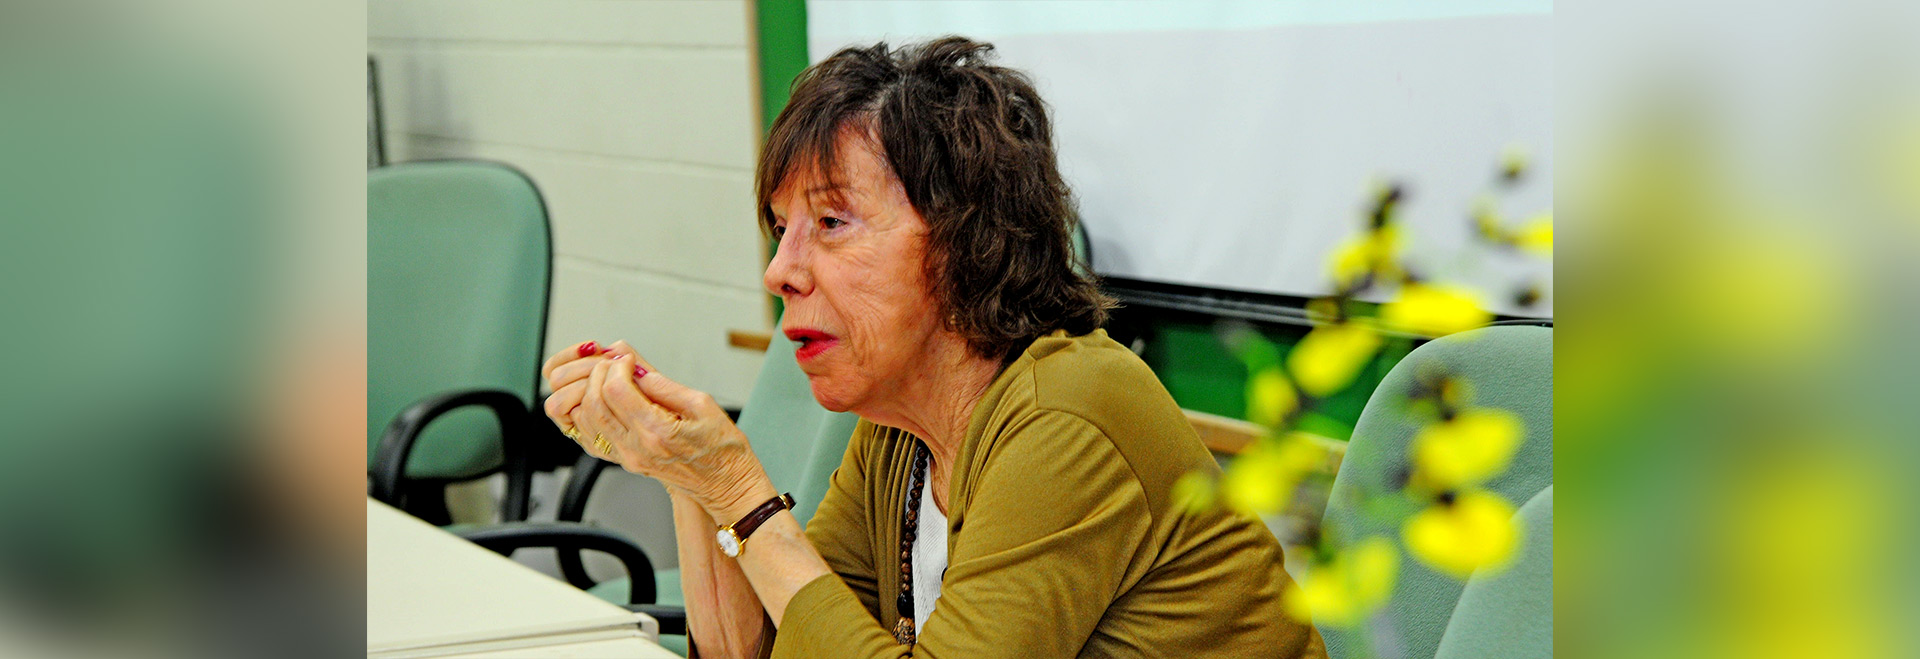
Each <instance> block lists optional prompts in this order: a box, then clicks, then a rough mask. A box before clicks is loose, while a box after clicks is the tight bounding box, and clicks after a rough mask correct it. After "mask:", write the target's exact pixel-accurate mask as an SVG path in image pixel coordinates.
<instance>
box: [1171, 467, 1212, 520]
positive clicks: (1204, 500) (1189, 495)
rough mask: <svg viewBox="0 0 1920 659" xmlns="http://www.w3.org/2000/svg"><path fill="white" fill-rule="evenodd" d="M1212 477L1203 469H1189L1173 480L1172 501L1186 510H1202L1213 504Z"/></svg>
mask: <svg viewBox="0 0 1920 659" xmlns="http://www.w3.org/2000/svg"><path fill="white" fill-rule="evenodd" d="M1213 486H1214V483H1213V477H1212V476H1210V475H1208V474H1207V473H1206V472H1204V471H1189V472H1187V473H1185V474H1183V475H1181V476H1180V480H1177V481H1174V482H1173V502H1174V505H1177V506H1180V507H1182V508H1185V509H1187V510H1193V511H1197V510H1203V509H1206V508H1208V507H1211V506H1212V505H1213V501H1214V498H1215V497H1214V487H1213Z"/></svg>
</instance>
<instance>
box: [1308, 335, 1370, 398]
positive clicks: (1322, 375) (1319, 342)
mask: <svg viewBox="0 0 1920 659" xmlns="http://www.w3.org/2000/svg"><path fill="white" fill-rule="evenodd" d="M1379 349H1380V335H1379V334H1378V333H1376V332H1374V331H1373V328H1370V327H1366V326H1364V325H1359V324H1356V323H1341V324H1339V325H1322V326H1320V327H1316V328H1314V330H1313V331H1312V332H1308V333H1307V336H1306V338H1304V339H1301V340H1300V343H1299V344H1298V345H1295V346H1294V347H1293V351H1292V352H1290V353H1288V354H1287V368H1288V369H1289V370H1291V371H1293V378H1294V381H1296V382H1298V383H1300V389H1301V390H1302V391H1305V392H1307V393H1308V394H1311V395H1314V396H1325V395H1327V394H1331V393H1333V392H1336V391H1339V390H1341V389H1345V388H1346V386H1347V385H1348V384H1351V383H1352V382H1353V376H1355V375H1358V374H1359V373H1360V368H1361V367H1362V366H1365V365H1366V364H1367V360H1369V359H1372V358H1373V353H1374V352H1375V351H1378V350H1379Z"/></svg>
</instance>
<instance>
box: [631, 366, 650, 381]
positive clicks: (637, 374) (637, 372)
mask: <svg viewBox="0 0 1920 659" xmlns="http://www.w3.org/2000/svg"><path fill="white" fill-rule="evenodd" d="M644 377H647V369H644V368H641V367H640V364H638V363H635V364H634V365H633V379H635V380H638V379H640V378H644Z"/></svg>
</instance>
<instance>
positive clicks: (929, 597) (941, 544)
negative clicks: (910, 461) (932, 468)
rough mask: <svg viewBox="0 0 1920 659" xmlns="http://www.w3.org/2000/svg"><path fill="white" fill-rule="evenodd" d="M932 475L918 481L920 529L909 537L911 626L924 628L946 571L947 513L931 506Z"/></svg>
mask: <svg viewBox="0 0 1920 659" xmlns="http://www.w3.org/2000/svg"><path fill="white" fill-rule="evenodd" d="M932 480H933V479H932V478H926V479H923V480H922V481H921V483H920V528H919V530H917V531H915V533H914V536H913V628H914V629H915V630H920V629H925V628H926V627H927V617H928V616H931V615H933V605H934V604H935V603H936V602H937V601H939V599H940V576H941V575H942V574H945V573H946V571H947V516H946V515H944V514H941V512H940V507H939V506H936V505H934V503H933V494H932V493H930V492H928V490H930V489H932V488H933V485H932V482H931V481H932Z"/></svg>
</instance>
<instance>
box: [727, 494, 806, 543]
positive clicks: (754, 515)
mask: <svg viewBox="0 0 1920 659" xmlns="http://www.w3.org/2000/svg"><path fill="white" fill-rule="evenodd" d="M792 508H793V495H792V494H782V495H780V496H777V497H774V498H772V499H768V500H767V502H766V503H763V504H760V505H759V507H756V508H754V509H753V511H752V512H749V513H747V516H746V517H742V518H740V521H738V522H734V523H732V524H730V525H727V526H726V527H724V528H729V529H733V535H734V537H736V538H739V539H740V543H741V544H742V545H744V544H746V542H747V536H750V535H753V531H754V530H755V529H758V528H760V525H761V524H765V523H766V522H767V520H769V519H772V518H773V515H774V514H775V513H778V512H780V511H782V510H789V509H792Z"/></svg>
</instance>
